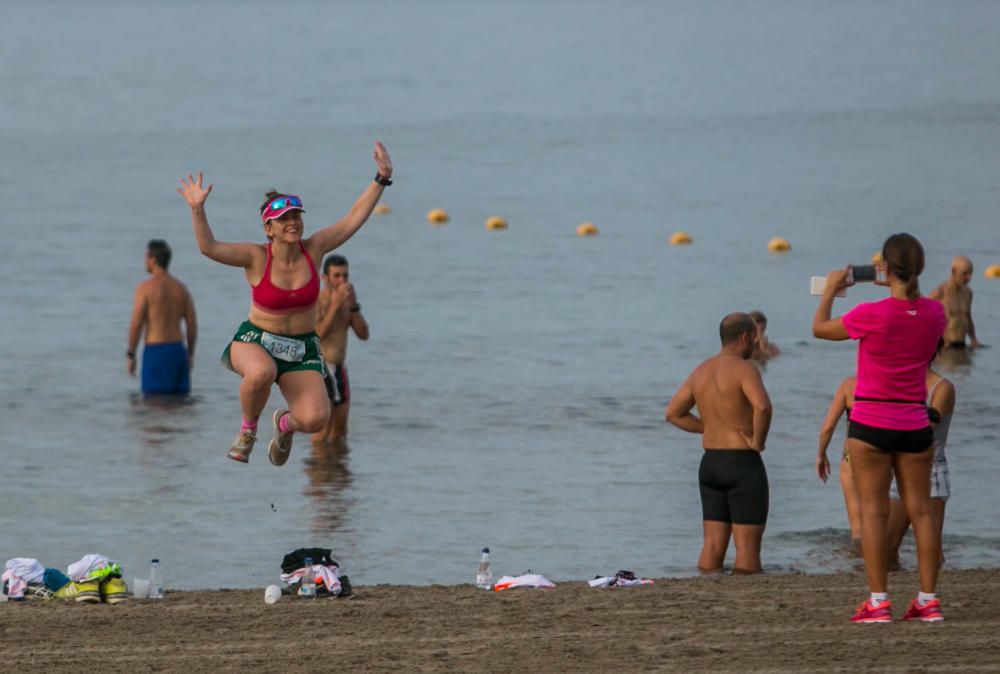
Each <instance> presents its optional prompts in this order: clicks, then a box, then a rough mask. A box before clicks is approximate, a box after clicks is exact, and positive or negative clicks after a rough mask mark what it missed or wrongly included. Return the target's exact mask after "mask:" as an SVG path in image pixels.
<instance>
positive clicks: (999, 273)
mask: <svg viewBox="0 0 1000 674" xmlns="http://www.w3.org/2000/svg"><path fill="white" fill-rule="evenodd" d="M983 276H985V277H986V278H1000V264H991V265H990V266H989V267H987V268H986V271H984V272H983Z"/></svg>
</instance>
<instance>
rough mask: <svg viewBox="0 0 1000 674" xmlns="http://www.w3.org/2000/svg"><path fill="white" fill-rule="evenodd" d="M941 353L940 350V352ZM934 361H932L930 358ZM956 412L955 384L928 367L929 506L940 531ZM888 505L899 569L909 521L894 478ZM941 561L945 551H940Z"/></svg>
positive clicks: (891, 554) (891, 542)
mask: <svg viewBox="0 0 1000 674" xmlns="http://www.w3.org/2000/svg"><path fill="white" fill-rule="evenodd" d="M939 352H940V351H939ZM932 362H933V361H932ZM954 411H955V385H954V384H952V383H951V381H949V380H948V379H946V378H944V377H942V376H941V375H940V374H938V373H937V372H935V371H934V369H933V368H932V367H928V368H927V414H928V415H929V416H930V418H931V425H932V426H933V428H934V465H933V467H932V468H931V506H932V507H933V509H934V516H935V517H936V518H937V523H938V528H939V530H941V531H943V530H944V507H945V504H946V503H947V502H948V497H949V496H951V480H950V478H949V475H948V457H947V455H946V454H945V445H947V444H948V430H949V429H950V428H951V417H952V413H953V412H954ZM889 495H890V497H891V501H890V504H889V526H888V531H887V534H888V536H889V563H890V566H892V567H894V568H899V546H900V544H901V543H902V542H903V536H905V535H906V531H907V529H909V528H910V520H909V518H908V517H907V516H906V509H905V508H903V504H902V502H901V501H900V498H899V491H898V489H897V488H896V481H895V479H894V480H893V481H892V487H891V489H890V494H889ZM941 562H942V563H943V562H944V553H942V554H941Z"/></svg>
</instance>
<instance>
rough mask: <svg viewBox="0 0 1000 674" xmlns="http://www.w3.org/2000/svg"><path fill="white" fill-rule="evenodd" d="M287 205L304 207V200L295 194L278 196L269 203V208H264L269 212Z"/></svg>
mask: <svg viewBox="0 0 1000 674" xmlns="http://www.w3.org/2000/svg"><path fill="white" fill-rule="evenodd" d="M285 207H291V208H302V200H301V199H299V198H298V197H294V196H288V197H278V198H277V199H275V200H274V201H272V202H271V203H269V204H268V205H267V208H265V209H264V212H265V213H267V212H268V211H271V212H274V211H280V210H281V209H282V208H285Z"/></svg>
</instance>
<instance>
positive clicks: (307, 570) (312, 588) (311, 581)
mask: <svg viewBox="0 0 1000 674" xmlns="http://www.w3.org/2000/svg"><path fill="white" fill-rule="evenodd" d="M299 596H300V597H310V598H312V599H315V598H316V572H315V571H314V570H313V560H312V557H306V563H305V566H304V567H303V568H302V584H301V585H299Z"/></svg>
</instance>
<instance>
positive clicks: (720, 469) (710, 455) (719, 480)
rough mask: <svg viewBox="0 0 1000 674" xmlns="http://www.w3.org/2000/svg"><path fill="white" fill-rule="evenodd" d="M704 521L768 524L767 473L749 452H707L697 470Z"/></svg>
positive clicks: (757, 456)
mask: <svg viewBox="0 0 1000 674" xmlns="http://www.w3.org/2000/svg"><path fill="white" fill-rule="evenodd" d="M698 486H699V487H700V489H701V515H702V519H703V520H711V521H713V522H726V523H730V524H758V525H764V524H765V523H766V522H767V508H768V496H769V491H768V486H767V471H766V470H764V461H763V460H762V459H761V458H760V452H756V451H754V450H752V449H706V450H705V455H704V456H702V457H701V467H700V468H699V469H698Z"/></svg>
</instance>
